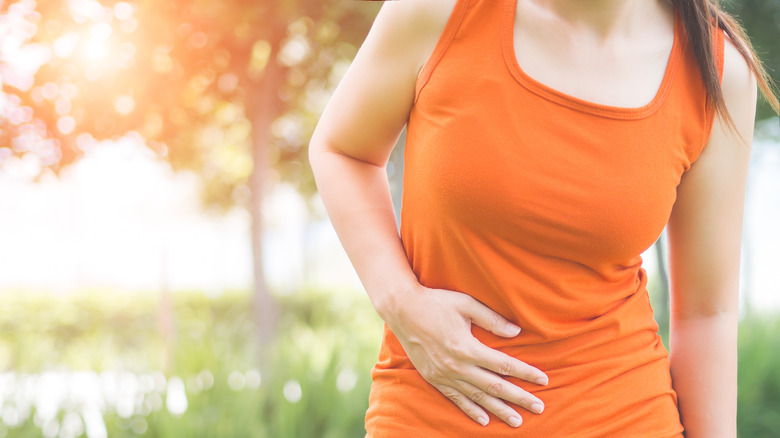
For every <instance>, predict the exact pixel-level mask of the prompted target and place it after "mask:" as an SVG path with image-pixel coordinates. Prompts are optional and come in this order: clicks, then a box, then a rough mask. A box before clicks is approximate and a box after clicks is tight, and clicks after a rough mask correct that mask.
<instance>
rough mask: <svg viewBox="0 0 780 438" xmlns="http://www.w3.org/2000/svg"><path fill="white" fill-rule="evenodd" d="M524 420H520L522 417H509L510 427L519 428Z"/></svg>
mask: <svg viewBox="0 0 780 438" xmlns="http://www.w3.org/2000/svg"><path fill="white" fill-rule="evenodd" d="M521 422H522V420H520V417H515V416H514V415H513V416H511V417H509V425H510V426H512V427H517V426H519V425H520V423H521Z"/></svg>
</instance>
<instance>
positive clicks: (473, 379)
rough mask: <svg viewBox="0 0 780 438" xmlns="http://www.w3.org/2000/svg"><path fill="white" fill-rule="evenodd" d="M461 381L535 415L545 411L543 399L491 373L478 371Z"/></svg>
mask: <svg viewBox="0 0 780 438" xmlns="http://www.w3.org/2000/svg"><path fill="white" fill-rule="evenodd" d="M460 381H463V382H465V383H468V384H469V385H472V386H474V387H476V388H478V389H479V390H481V391H483V392H484V393H485V394H487V395H490V396H493V397H495V398H498V399H501V400H502V401H503V400H506V401H509V402H512V403H514V404H516V405H518V406H521V407H523V408H525V409H527V410H529V411H531V412H533V413H535V414H541V413H542V411H543V410H544V402H543V401H542V400H541V399H539V398H538V397H536V396H535V395H533V394H531V393H530V392H528V391H526V390H524V389H522V388H520V387H519V386H517V385H515V384H513V383H512V382H510V381H508V380H506V379H504V378H503V377H501V376H498V375H496V374H494V373H491V372H490V371H486V370H478V371H475V372H473V373H469V374H468V375H464V376H463V377H462V378H460ZM472 400H473V398H472Z"/></svg>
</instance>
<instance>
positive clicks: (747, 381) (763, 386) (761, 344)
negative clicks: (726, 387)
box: [737, 315, 780, 438]
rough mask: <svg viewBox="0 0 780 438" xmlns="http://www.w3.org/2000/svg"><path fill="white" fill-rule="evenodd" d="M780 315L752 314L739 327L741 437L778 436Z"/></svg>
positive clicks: (779, 417)
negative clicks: (779, 316)
mask: <svg viewBox="0 0 780 438" xmlns="http://www.w3.org/2000/svg"><path fill="white" fill-rule="evenodd" d="M778 334H780V318H778V317H777V316H774V317H766V316H757V315H755V316H751V315H748V317H746V318H745V320H744V321H743V322H742V324H741V325H740V330H739V365H738V367H739V368H738V370H739V371H738V372H739V396H738V402H739V405H738V411H737V422H738V424H739V436H740V438H764V437H766V438H770V437H776V436H777V434H778V431H780V355H779V354H778V351H780V336H778Z"/></svg>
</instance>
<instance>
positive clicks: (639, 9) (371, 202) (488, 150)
mask: <svg viewBox="0 0 780 438" xmlns="http://www.w3.org/2000/svg"><path fill="white" fill-rule="evenodd" d="M710 12H712V13H713V14H716V15H717V17H719V20H718V23H719V24H718V25H717V27H712V26H711V23H712V22H713V21H714V20H711V18H710V16H709V13H710ZM723 28H726V29H727V32H726V33H728V35H725V34H724V30H723ZM740 35H741V34H740V33H739V32H738V27H737V26H736V25H735V24H734V23H733V22H732V21H731V20H730V19H729V18H728V17H727V16H725V15H724V14H723V13H722V12H719V11H717V9H715V7H714V6H713V5H712V4H710V3H709V2H708V0H678V1H675V2H674V3H670V2H668V1H665V0H591V1H582V0H425V1H420V0H417V1H415V0H400V1H396V2H388V3H386V4H384V5H383V7H382V9H381V11H380V13H379V14H378V16H377V18H376V21H375V23H374V25H373V27H372V29H371V31H370V32H369V34H368V37H367V38H366V40H365V42H364V44H363V45H362V47H361V48H360V50H359V52H358V54H357V55H356V57H355V60H354V62H353V64H352V65H351V67H350V68H349V70H348V71H347V73H346V74H345V76H344V78H343V80H342V82H341V83H340V84H339V86H338V87H337V89H336V91H335V93H334V95H333V97H332V98H331V100H330V102H329V103H328V105H327V107H326V109H325V111H324V114H323V115H322V118H321V120H320V121H319V124H318V125H317V128H316V130H315V132H314V135H313V137H312V140H311V144H310V160H311V164H312V168H313V170H314V174H315V178H316V181H317V185H318V187H319V190H320V193H321V196H322V199H323V202H324V204H325V207H326V208H327V211H328V214H329V216H330V218H331V220H332V223H333V226H334V228H335V229H336V231H337V233H338V235H339V238H340V240H341V242H342V244H343V246H344V248H345V249H346V251H347V254H348V255H349V257H350V259H351V261H352V263H353V265H354V267H355V269H356V271H357V273H358V275H359V277H360V279H361V281H362V283H363V285H364V286H365V288H366V291H367V293H368V295H369V297H370V299H371V302H372V304H373V305H374V307H375V308H376V311H377V312H378V314H379V315H380V317H381V318H382V319H383V320H384V321H385V327H384V336H383V340H382V346H381V350H380V354H379V360H378V362H377V363H376V364H375V366H374V367H373V369H372V371H371V375H372V377H373V379H374V381H373V385H372V389H371V394H370V397H369V408H368V411H367V413H366V429H367V432H368V434H367V436H370V437H372V438H385V437H417V436H420V437H460V436H463V437H467V436H491V437H505V436H506V437H509V436H524V437H603V436H620V437H654V438H655V437H680V436H683V435H682V433H683V430H685V436H686V437H688V438H696V437H735V436H736V388H737V387H736V359H737V352H736V334H737V304H738V299H737V294H738V278H739V262H740V258H739V257H740V239H741V224H742V210H743V205H744V189H745V182H746V178H747V171H748V163H749V158H750V157H749V155H750V154H749V151H750V147H749V144H750V141H751V138H752V134H753V119H754V111H755V104H756V94H757V91H756V89H757V87H756V84H757V83H758V84H760V85H761V88H762V91H764V93H765V94H766V95H767V97H768V99H769V100H770V101H771V102H772V104H773V106H774V108H775V109H777V100H776V99H775V98H774V96H773V95H772V94H771V93H770V92H769V89H768V87H767V84H766V79H765V75H764V74H763V70H762V68H761V66H760V64H759V63H758V61H757V60H756V59H755V57H754V55H753V54H752V51H751V48H750V46H749V44H748V43H747V41H746V40H745V39H743V38H742V37H741V36H740ZM404 124H408V135H407V143H406V151H405V174H404V192H403V203H402V214H401V232H400V238H399V235H398V233H397V231H396V221H395V217H394V214H393V209H392V203H391V199H390V194H389V189H388V184H387V178H386V174H385V164H386V162H387V159H388V156H389V155H390V152H391V150H392V148H393V146H394V144H395V142H396V140H397V139H398V137H399V134H400V132H401V131H402V128H403V126H404ZM665 226H667V227H668V228H667V229H668V238H669V253H670V254H669V257H670V274H671V293H672V300H671V301H672V309H671V335H670V336H671V348H670V350H671V354H669V353H667V351H666V349H665V348H664V346H663V344H662V343H661V341H660V338H659V337H658V335H657V329H658V326H657V325H656V323H655V322H654V320H653V314H652V309H651V308H650V304H649V300H648V295H647V289H646V283H647V275H646V272H645V270H644V269H643V268H642V259H641V257H640V254H641V253H642V252H643V251H644V250H646V249H647V248H649V247H650V246H651V245H652V243H653V242H654V241H655V240H656V239H657V238H658V236H659V235H660V234H661V232H662V230H663V228H664V227H665ZM521 424H522V426H521ZM517 427H520V428H519V429H515V428H517Z"/></svg>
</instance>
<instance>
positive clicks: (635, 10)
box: [520, 0, 672, 40]
mask: <svg viewBox="0 0 780 438" xmlns="http://www.w3.org/2000/svg"><path fill="white" fill-rule="evenodd" d="M520 1H528V2H529V3H530V4H531V5H533V6H534V7H536V8H538V9H539V10H541V11H543V12H544V13H547V14H551V15H554V16H555V17H557V18H558V19H560V20H562V21H563V22H565V23H567V24H568V25H569V26H571V27H572V28H576V29H578V30H580V31H582V30H585V31H587V32H588V33H592V34H593V35H594V36H595V37H597V38H599V39H603V40H607V39H611V38H612V37H615V36H623V35H631V34H632V33H634V32H635V31H636V30H638V29H642V25H645V24H647V20H648V19H649V18H651V17H654V16H656V17H657V16H658V11H659V10H661V9H667V8H668V10H672V9H671V8H672V4H671V3H670V2H669V1H668V0H520Z"/></svg>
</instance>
